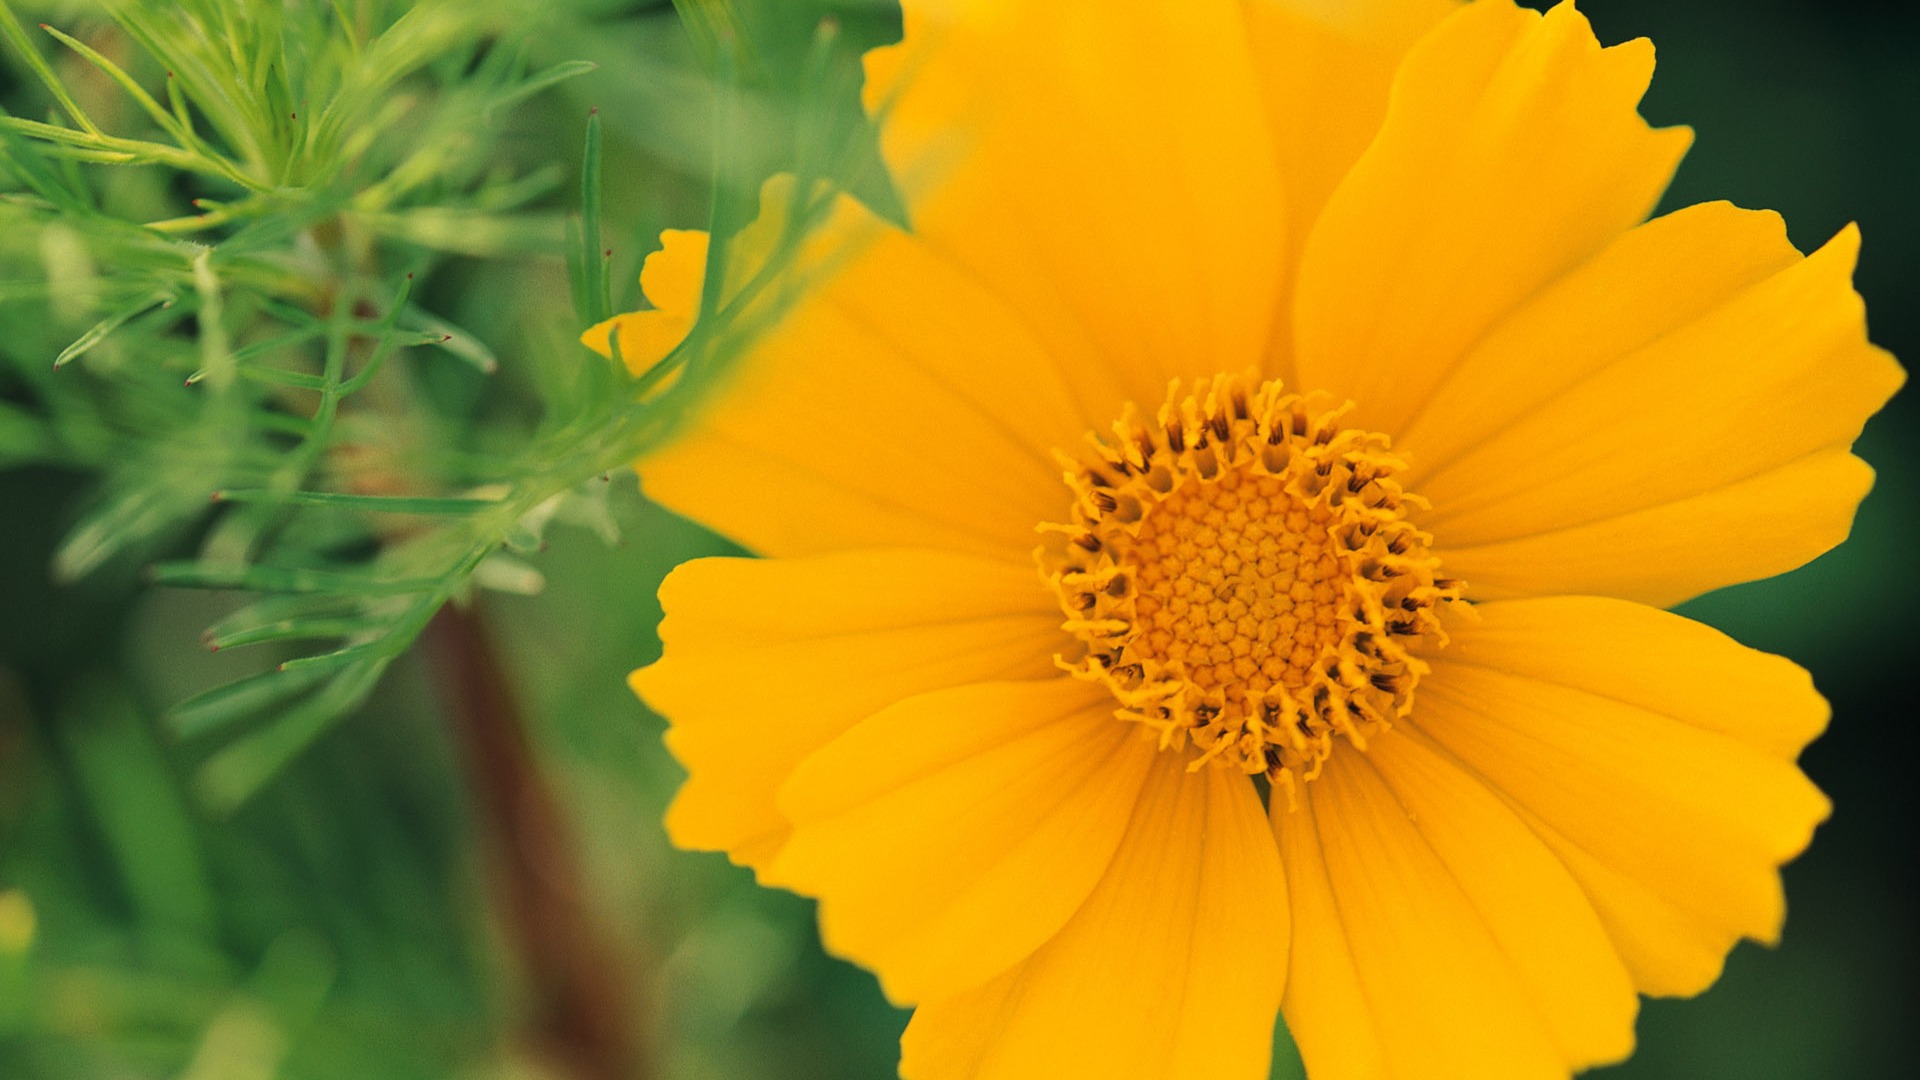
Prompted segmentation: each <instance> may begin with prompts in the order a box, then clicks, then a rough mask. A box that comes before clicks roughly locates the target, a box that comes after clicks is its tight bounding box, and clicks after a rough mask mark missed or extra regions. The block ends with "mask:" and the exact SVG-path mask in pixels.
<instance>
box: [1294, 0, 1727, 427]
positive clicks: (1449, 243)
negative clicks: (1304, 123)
mask: <svg viewBox="0 0 1920 1080" xmlns="http://www.w3.org/2000/svg"><path fill="white" fill-rule="evenodd" d="M1652 72H1653V49H1652V46H1651V45H1649V44H1648V43H1647V42H1646V41H1644V40H1640V41H1633V42H1628V43H1627V44H1625V45H1619V46H1615V47H1613V48H1610V49H1605V50H1602V49H1601V48H1600V47H1599V44H1598V43H1597V42H1596V41H1595V40H1594V38H1593V33H1592V31H1591V30H1590V29H1589V28H1588V26H1587V21H1586V19H1585V17H1584V16H1582V15H1581V14H1580V13H1579V12H1577V11H1575V10H1574V8H1573V5H1572V4H1570V3H1569V4H1561V5H1560V6H1558V7H1555V8H1554V9H1553V11H1551V12H1550V13H1548V14H1547V15H1546V16H1545V17H1544V18H1543V17H1541V16H1539V15H1537V14H1535V13H1533V12H1530V11H1524V10H1522V9H1519V8H1516V7H1515V6H1514V5H1513V4H1512V3H1511V2H1509V0H1482V2H1480V3H1475V4H1470V5H1468V6H1467V7H1465V8H1463V9H1461V10H1460V11H1459V12H1458V13H1456V14H1454V15H1453V16H1451V17H1449V18H1448V19H1447V20H1446V21H1445V22H1443V23H1441V24H1440V26H1439V27H1438V28H1436V29H1435V30H1434V31H1433V32H1432V33H1430V34H1428V35H1427V36H1426V37H1425V38H1423V39H1421V41H1420V43H1419V44H1417V45H1415V46H1414V48H1413V50H1412V51H1411V52H1409V53H1408V54H1407V58H1406V61H1405V63H1404V64H1402V66H1401V68H1400V72H1399V75H1398V77H1397V78H1396V80H1395V82H1394V87H1393V96H1392V102H1391V104H1390V106H1389V108H1388V110H1387V118H1386V121H1385V123H1384V124H1383V125H1382V127H1381V129H1380V135H1379V138H1378V139H1377V140H1376V141H1375V142H1374V143H1373V145H1372V146H1371V147H1369V148H1368V150H1367V152H1366V154H1365V155H1363V156H1362V157H1361V159H1360V161H1359V162H1358V163H1357V164H1356V165H1355V166H1354V167H1353V170H1352V171H1351V172H1350V173H1349V174H1348V175H1347V178H1346V180H1345V181H1343V182H1342V183H1341V185H1340V187H1339V189H1338V190H1337V191H1336V192H1335V193H1334V195H1333V198H1332V200H1331V201H1330V202H1329V203H1328V204H1327V208H1326V210H1325V212H1324V213H1322V214H1321V216H1320V220H1319V221H1318V222H1317V223H1316V224H1315V226H1314V230H1313V234H1312V236H1311V237H1310V238H1309V240H1308V242H1307V249H1306V254H1305V256H1304V259H1303V261H1302V263H1301V266H1300V283H1299V288H1298V292H1297V294H1296V297H1295V308H1294V317H1295V320H1296V326H1297V328H1298V329H1297V341H1298V356H1297V359H1296V363H1297V365H1298V371H1299V383H1300V385H1301V386H1302V387H1303V388H1305V389H1310V390H1311V389H1320V390H1326V391H1330V392H1332V393H1334V394H1336V395H1338V396H1343V397H1350V398H1352V399H1353V400H1354V401H1355V402H1357V403H1358V405H1359V411H1358V412H1356V413H1355V414H1354V416H1355V418H1356V420H1357V421H1358V422H1359V423H1360V424H1361V425H1362V426H1364V427H1368V428H1372V429H1373V430H1376V431H1384V432H1387V433H1389V434H1393V433H1397V432H1398V431H1400V429H1401V426H1402V425H1403V423H1404V422H1405V419H1406V418H1407V417H1408V416H1410V415H1411V414H1412V413H1413V411H1414V410H1415V409H1416V408H1417V407H1418V405H1419V404H1420V402H1422V401H1423V400H1425V399H1426V397H1427V396H1428V395H1429V394H1430V393H1431V392H1432V389H1433V387H1434V385H1435V383H1436V381H1437V380H1438V378H1439V377H1440V376H1441V374H1442V373H1444V372H1445V370H1446V369H1447V367H1448V366H1450V365H1451V364H1452V362H1453V361H1454V360H1455V359H1456V358H1457V357H1459V356H1460V355H1461V354H1462V353H1463V352H1465V351H1466V350H1467V349H1468V348H1469V347H1470V346H1471V345H1472V344H1473V342H1474V341H1475V340H1476V339H1478V338H1479V337H1480V335H1482V334H1483V333H1485V332H1486V331H1487V329H1488V328H1489V327H1491V326H1492V325H1493V324H1494V323H1495V322H1496V321H1498V320H1499V319H1500V317H1501V316H1503V315H1505V314H1507V313H1508V312H1509V311H1511V310H1512V309H1513V308H1514V307H1515V306H1516V305H1518V304H1519V303H1520V302H1521V301H1523V300H1524V299H1525V298H1526V297H1527V296H1528V295H1530V294H1532V293H1533V292H1535V291H1536V290H1538V289H1540V288H1542V287H1543V286H1545V285H1547V284H1549V283H1550V282H1552V281H1553V280H1554V279H1555V278H1557V277H1559V276H1560V275H1561V274H1564V273H1566V272H1567V271H1569V270H1571V269H1573V268H1574V267H1576V266H1578V265H1579V264H1580V263H1582V262H1584V261H1585V260H1586V259H1588V258H1589V257H1591V256H1592V255H1593V254H1594V253H1595V252H1597V251H1598V250H1600V249H1601V248H1602V247H1603V246H1605V245H1606V244H1607V243H1608V242H1609V241H1611V240H1612V239H1614V237H1616V236H1618V235H1619V234H1620V233H1622V232H1625V231H1626V230H1627V229H1629V228H1631V227H1632V226H1634V225H1635V224H1637V223H1638V222H1639V221H1641V220H1642V219H1643V218H1645V217H1646V215H1647V213H1648V212H1649V211H1650V210H1652V209H1653V205H1654V203H1655V201H1656V200H1657V199H1658V198H1659V196H1660V192H1661V190H1662V189H1664V188H1665V187H1666V184H1667V180H1668V178H1669V176H1671V174H1672V171H1673V168H1674V165H1675V164H1676V163H1677V162H1678V160H1679V157H1680V155H1681V153H1682V152H1684V150H1685V149H1686V146H1687V143H1688V140H1689V138H1690V136H1689V134H1688V132H1687V131H1686V130H1684V129H1679V128H1669V129H1665V130H1662V131H1653V130H1650V129H1649V128H1648V127H1647V125H1646V123H1645V122H1644V121H1643V120H1641V119H1640V116H1639V114H1638V113H1636V112H1635V111H1634V109H1635V105H1636V104H1637V102H1638V101H1639V99H1640V95H1641V94H1642V93H1643V92H1644V91H1645V89H1646V86H1647V81H1648V79H1649V78H1650V77H1651V75H1652ZM1542 362H1545V361H1544V360H1543V361H1542Z"/></svg>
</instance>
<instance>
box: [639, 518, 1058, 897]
mask: <svg viewBox="0 0 1920 1080" xmlns="http://www.w3.org/2000/svg"><path fill="white" fill-rule="evenodd" d="M660 600H661V603H662V605H663V606H664V607H665V609H666V619H665V620H664V621H663V622H662V623H661V624H660V636H661V640H662V641H663V642H664V644H665V654H664V655H663V656H662V657H661V659H660V661H659V662H658V663H656V664H654V665H653V666H651V667H647V668H642V669H641V670H639V671H637V672H635V673H634V676H633V686H634V689H635V690H636V691H637V692H638V693H639V694H640V696H641V697H642V698H644V699H646V702H647V704H648V705H649V706H651V707H652V708H653V709H654V710H656V711H657V712H659V713H661V714H662V715H664V716H666V717H667V719H668V720H669V721H670V722H671V724H672V727H671V728H670V729H669V731H668V732H667V745H668V747H669V748H670V749H671V750H672V751H673V753H674V756H675V757H677V758H679V760H680V763H681V764H683V765H685V766H686V768H687V771H688V773H689V776H688V778H687V783H686V785H685V786H683V787H682V788H681V789H680V793H679V795H678V796H677V797H676V798H675V799H674V802H673V806H672V807H671V808H670V809H669V810H668V811H667V830H668V832H669V833H670V834H671V835H672V837H673V840H674V842H675V843H677V844H679V845H681V846H682V847H690V848H698V849H701V850H709V851H725V852H727V853H728V854H729V855H730V856H732V857H733V859H734V860H735V861H736V862H741V863H745V864H747V865H751V866H754V867H755V868H761V867H764V866H765V865H766V864H767V862H768V861H769V860H770V859H771V858H772V856H773V855H774V854H775V853H777V851H778V849H779V846H780V845H781V844H782V843H783V842H784V841H785V839H786V837H787V834H788V825H787V822H786V819H785V818H784V817H782V816H781V815H780V813H779V810H778V808H777V804H776V795H777V793H778V791H779V788H780V785H781V784H782V783H784V782H785V781H786V779H787V777H788V776H789V775H790V774H791V773H792V772H793V770H794V768H795V767H796V766H798V765H799V764H800V762H801V761H802V760H803V759H805V758H806V756H807V755H809V754H811V753H813V752H814V751H815V750H818V749H819V748H821V747H822V746H825V745H826V744H827V743H829V742H831V741H832V740H833V739H834V738H835V737H836V736H838V735H839V734H840V733H841V732H843V731H845V730H847V729H848V728H850V727H852V726H853V725H854V724H855V723H857V722H858V721H859V720H860V719H861V718H863V717H865V716H867V715H868V714H870V713H872V712H874V711H875V710H878V709H881V708H883V707H885V706H887V705H890V704H892V703H893V702H895V701H898V700H900V699H902V698H905V697H909V696H911V695H913V694H917V693H921V692H923V691H927V690H933V689H938V688H941V687H946V686H955V685H959V684H962V683H969V682H976V681H979V680H982V679H995V678H1027V677H1035V676H1040V675H1045V674H1048V673H1049V672H1051V671H1052V670H1053V663H1052V655H1053V652H1054V650H1055V649H1056V648H1058V647H1059V642H1060V640H1061V634H1060V631H1059V624H1060V613H1059V610H1058V608H1057V607H1056V606H1054V604H1053V603H1052V602H1051V599H1050V595H1049V594H1048V593H1047V592H1046V591H1045V589H1044V588H1043V587H1042V586H1041V585H1040V583H1039V581H1038V580H1037V577H1036V575H1035V573H1034V571H1033V569H1032V568H1031V567H1030V566H1023V565H1019V564H1002V563H991V562H984V561H982V560H978V559H973V558H968V557H965V556H959V555H952V554H946V553H940V552H924V551H865V552H851V553H846V554H840V555H832V556H822V557H818V558H810V559H775V560H764V561H763V560H755V559H698V560H695V561H693V562H689V563H685V564H682V565H681V566H680V567H679V568H678V569H676V570H675V571H674V572H673V573H672V574H670V575H668V577H667V580H666V582H665V583H664V584H662V585H661V587H660Z"/></svg>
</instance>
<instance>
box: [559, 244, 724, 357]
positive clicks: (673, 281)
mask: <svg viewBox="0 0 1920 1080" xmlns="http://www.w3.org/2000/svg"><path fill="white" fill-rule="evenodd" d="M706 268H707V234H706V233H704V232H694V231H689V230H686V229H667V230H665V231H663V232H661V234H660V250H658V251H656V252H654V253H653V254H651V255H648V256H647V260H646V262H645V263H643V264H642V265H641V269H640V291H641V292H642V293H644V294H645V295H646V298H647V302H648V303H650V304H652V305H653V310H651V311H633V312H628V313H626V314H624V315H616V316H614V317H613V318H611V319H608V320H607V321H605V322H603V323H599V324H598V325H595V326H593V327H590V328H589V329H588V330H587V332H586V333H584V334H582V335H580V343H581V344H582V345H585V346H586V347H587V348H589V349H592V350H593V351H594V352H597V353H599V354H600V355H602V356H607V357H611V356H612V355H613V345H614V337H615V335H616V334H617V335H618V340H619V346H620V359H621V360H622V361H623V362H624V363H625V364H626V365H627V369H628V370H629V371H631V372H633V373H634V374H635V375H638V374H640V373H641V372H643V371H646V370H647V369H648V368H650V367H652V366H653V365H654V364H656V363H658V362H659V361H660V360H661V359H662V358H663V357H665V356H666V355H667V353H669V352H671V351H673V349H674V347H675V346H677V345H679V344H680V342H681V341H683V340H685V338H686V336H687V333H688V332H689V331H691V330H692V329H693V321H694V316H696V315H697V314H699V311H700V279H701V275H703V274H705V273H706Z"/></svg>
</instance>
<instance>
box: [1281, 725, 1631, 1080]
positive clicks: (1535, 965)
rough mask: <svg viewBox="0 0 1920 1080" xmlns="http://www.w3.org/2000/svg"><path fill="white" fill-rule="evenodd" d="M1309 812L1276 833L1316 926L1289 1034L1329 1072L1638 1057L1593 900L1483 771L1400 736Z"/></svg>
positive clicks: (1298, 976)
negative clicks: (1480, 775)
mask: <svg viewBox="0 0 1920 1080" xmlns="http://www.w3.org/2000/svg"><path fill="white" fill-rule="evenodd" d="M1301 802H1302V803H1303V804H1305V805H1303V806H1302V808H1300V809H1298V810H1291V811H1290V810H1288V809H1287V808H1286V807H1285V806H1283V805H1279V804H1276V806H1275V809H1274V813H1273V819H1274V822H1273V823H1274V828H1275V831H1276V835H1277V836H1278V837H1279V841H1280V850H1281V858H1282V860H1283V861H1284V862H1285V864H1286V866H1287V873H1288V881H1289V883H1290V887H1291V888H1292V889H1293V903H1294V913H1295V918H1296V919H1297V920H1298V923H1297V925H1298V926H1299V927H1300V929H1301V932H1300V934H1299V935H1298V940H1297V941H1296V943H1295V946H1294V950H1295V951H1294V958H1293V970H1292V973H1291V976H1290V978H1289V981H1288V985H1287V1000H1286V1006H1285V1009H1286V1016H1287V1024H1288V1028H1289V1030H1290V1031H1291V1032H1292V1033H1293V1036H1294V1039H1295V1041H1296V1042H1297V1043H1298V1044H1299V1046H1300V1049H1301V1053H1302V1055H1303V1057H1304V1058H1305V1060H1306V1063H1307V1067H1308V1069H1309V1071H1311V1072H1312V1074H1313V1076H1314V1077H1315V1078H1316V1080H1326V1078H1328V1077H1332V1078H1336V1080H1338V1078H1340V1077H1409V1078H1411V1077H1422V1078H1425V1077H1452V1076H1459V1077H1480V1076H1502V1077H1505V1076H1516V1077H1526V1076H1537V1077H1564V1076H1566V1075H1567V1074H1568V1073H1569V1072H1570V1071H1571V1070H1574V1069H1579V1068H1583V1067H1585V1066H1588V1065H1592V1064H1596V1063H1599V1062H1604V1061H1615V1060H1619V1059H1620V1058H1623V1057H1625V1056H1626V1055H1627V1054H1628V1052H1630V1051H1631V1050H1632V1048H1633V1018H1634V1013H1635V1011H1636V1008H1637V1004H1638V1001H1637V998H1636V997H1635V995H1634V988H1633V984H1632V982H1631V981H1629V979H1628V977H1627V973H1626V971H1625V970H1624V969H1623V968H1622V967H1621V964H1620V959H1619V957H1618V956H1617V955H1616V954H1615V952H1614V949H1613V947H1612V944H1611V943H1610V942H1609V940H1608V938H1607V935H1606V932H1605V931H1604V930H1603V929H1602V927H1601V924H1600V921H1599V919H1598V918H1597V917H1596V916H1595V914H1594V910H1593V907H1592V905H1591V904H1590V903H1589V902H1588V901H1587V898H1586V896H1585V895H1584V894H1583V893H1582V892H1581V890H1580V887H1579V886H1578V885H1577V884H1576V883H1575V882H1574V881H1573V879H1572V878H1571V877H1569V876H1568V874H1567V871H1566V869H1565V868H1564V867H1563V866H1562V865H1561V864H1560V862H1559V860H1557V859H1556V858H1555V857H1554V856H1553V854H1552V852H1550V851H1548V850H1547V848H1546V847H1545V846H1543V845H1542V844H1541V842H1540V841H1539V840H1538V839H1537V838H1536V837H1535V836H1534V835H1533V834H1532V833H1531V832H1530V831H1529V830H1528V828H1527V826H1526V825H1525V824H1523V823H1522V822H1521V821H1520V820H1519V819H1518V818H1517V817H1515V816H1514V814H1513V812H1512V811H1511V810H1509V809H1508V808H1507V807H1506V806H1505V805H1504V804H1503V803H1502V802H1501V801H1500V799H1499V797H1498V796H1496V795H1495V794H1494V793H1493V792H1491V791H1489V790H1488V789H1487V788H1486V786H1485V785H1484V784H1482V783H1481V782H1480V781H1479V780H1478V779H1477V778H1475V777H1473V776H1471V775H1469V774H1467V773H1465V772H1463V771H1462V770H1460V769H1459V768H1458V767H1457V766H1455V765H1453V764H1452V763H1451V762H1449V761H1448V760H1447V759H1446V758H1444V757H1443V756H1442V755H1441V754H1439V753H1437V752H1436V751H1434V750H1432V749H1429V748H1428V747H1427V745H1426V744H1425V743H1424V742H1423V741H1421V740H1420V739H1419V738H1418V737H1417V736H1415V735H1412V734H1409V733H1408V732H1406V731H1391V732H1387V733H1384V734H1383V735H1381V736H1379V737H1378V738H1377V739H1376V741H1374V742H1373V743H1372V744H1371V746H1370V749H1369V751H1367V752H1365V753H1360V752H1350V753H1343V754H1336V755H1335V757H1334V758H1333V759H1332V760H1331V761H1330V762H1329V763H1328V765H1327V767H1326V769H1325V770H1324V771H1323V772H1322V774H1321V776H1320V777H1319V779H1318V780H1316V781H1314V782H1313V783H1311V784H1308V785H1307V786H1306V789H1305V792H1304V794H1303V795H1302V797H1301ZM1310 913H1311V914H1310ZM1310 927H1311V932H1310V931H1309V928H1310ZM1309 938H1311V939H1312V942H1311V944H1310V943H1309V941H1308V939H1309ZM1440 987H1445V990H1444V992H1439V991H1437V988H1440Z"/></svg>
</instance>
